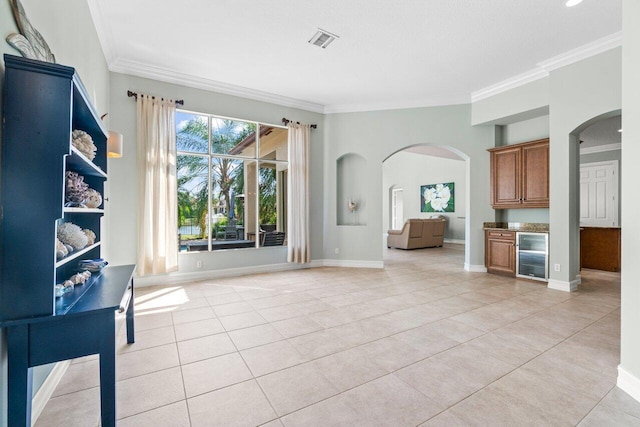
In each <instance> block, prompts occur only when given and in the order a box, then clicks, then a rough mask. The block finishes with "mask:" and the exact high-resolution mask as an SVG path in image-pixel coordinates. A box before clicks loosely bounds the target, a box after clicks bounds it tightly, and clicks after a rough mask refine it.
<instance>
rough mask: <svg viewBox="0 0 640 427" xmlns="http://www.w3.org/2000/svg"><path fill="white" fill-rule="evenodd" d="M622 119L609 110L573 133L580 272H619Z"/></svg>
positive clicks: (616, 113)
mask: <svg viewBox="0 0 640 427" xmlns="http://www.w3.org/2000/svg"><path fill="white" fill-rule="evenodd" d="M621 119H622V116H621V114H620V111H614V112H610V113H607V114H603V115H600V116H598V117H596V118H594V119H592V120H589V121H588V122H586V123H585V124H586V127H585V126H584V125H582V126H580V127H579V128H577V129H576V132H575V133H576V134H577V137H578V144H579V156H578V157H579V162H578V173H579V176H578V178H577V185H578V191H577V192H576V193H577V194H576V196H577V197H578V212H579V224H578V225H579V227H580V231H579V237H580V258H579V265H580V269H581V272H582V271H583V269H594V270H602V271H611V272H618V271H620V267H621V245H620V236H621V230H622V228H621V227H622V221H621V215H620V211H621V201H622V191H621V172H622V169H621V165H620V163H621V160H622V143H621V142H622V120H621ZM581 276H582V274H581Z"/></svg>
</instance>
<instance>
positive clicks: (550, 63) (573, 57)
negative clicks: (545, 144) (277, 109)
mask: <svg viewBox="0 0 640 427" xmlns="http://www.w3.org/2000/svg"><path fill="white" fill-rule="evenodd" d="M87 2H88V5H89V11H90V13H91V17H92V19H93V23H94V26H95V28H96V32H97V34H98V39H99V41H100V45H101V46H102V51H103V54H104V56H105V60H106V62H107V64H108V66H109V70H110V71H113V72H118V73H123V74H131V75H135V76H139V77H145V78H149V79H153V80H159V81H164V82H167V83H173V84H179V85H183V86H189V87H193V88H197V89H204V90H209V91H214V92H219V93H223V94H226V95H233V96H239V97H243V98H248V99H253V100H255V101H262V102H268V103H272V104H277V105H282V106H285V107H291V108H299V109H301V110H306V111H312V112H315V113H321V114H334V113H356V112H365V111H381V110H400V109H405V108H421V107H435V106H445V105H459V104H468V103H469V102H471V103H474V102H477V101H480V100H482V99H485V98H489V97H491V96H494V95H497V94H499V93H502V92H506V91H508V90H511V89H514V88H517V87H519V86H522V85H525V84H527V83H531V82H534V81H536V80H540V79H543V78H545V77H547V76H549V72H550V71H553V70H556V69H558V68H561V67H564V66H566V65H569V64H572V63H574V62H577V61H580V60H583V59H586V58H588V57H590V56H594V55H597V54H599V53H602V52H605V51H607V50H610V49H613V48H616V47H618V46H620V45H621V44H622V32H621V31H619V32H617V33H614V34H611V35H609V36H606V37H603V38H600V39H598V40H595V41H593V42H591V43H588V44H586V45H583V46H581V47H578V48H576V49H572V50H570V51H567V52H565V53H562V54H560V55H558V56H555V57H553V58H549V59H547V60H545V61H542V62H539V63H538V64H536V67H535V68H534V69H532V70H530V71H527V72H525V73H522V74H519V75H517V76H513V77H510V78H508V79H506V80H503V81H501V82H498V83H496V84H493V85H491V86H487V87H485V88H483V89H480V90H477V91H474V92H472V93H471V95H470V96H469V95H468V94H455V95H453V96H450V97H438V98H427V99H419V100H399V101H389V102H377V103H375V102H374V103H364V102H363V103H350V104H333V105H322V104H318V103H314V102H309V101H303V100H299V99H295V98H290V97H287V96H282V95H277V94H273V93H268V92H263V91H259V90H255V89H250V88H246V87H242V86H236V85H232V84H228V83H223V82H219V81H215V80H211V79H207V78H203V77H196V76H193V75H189V74H185V73H180V72H176V71H172V70H169V69H164V68H160V67H154V66H151V65H147V64H143V63H141V62H138V61H133V60H128V59H123V58H121V57H120V55H119V53H118V50H117V47H116V43H115V38H114V36H113V31H112V29H111V25H110V24H109V21H108V20H107V19H105V15H104V12H103V6H102V3H103V0H88V1H87Z"/></svg>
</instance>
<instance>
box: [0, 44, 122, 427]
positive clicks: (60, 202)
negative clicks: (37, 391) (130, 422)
mask: <svg viewBox="0 0 640 427" xmlns="http://www.w3.org/2000/svg"><path fill="white" fill-rule="evenodd" d="M4 61H5V77H4V78H5V81H4V100H3V102H4V117H3V134H2V171H1V173H2V178H1V179H2V180H1V187H0V189H1V194H0V203H1V208H2V212H1V213H2V222H1V227H0V234H1V237H0V241H1V242H2V246H1V247H0V327H1V328H5V329H6V336H7V351H8V380H9V381H8V383H9V390H8V395H9V414H8V422H9V426H12V427H13V426H30V425H31V379H32V378H31V375H32V374H31V370H32V367H33V366H37V365H41V364H46V363H51V362H56V361H60V360H65V359H70V358H74V357H80V356H85V355H88V354H95V353H98V354H100V380H101V381H100V382H101V406H102V407H101V414H102V425H103V426H112V425H115V313H116V312H117V311H120V312H123V311H126V317H127V340H128V342H130V343H131V342H133V339H134V335H133V278H132V277H133V272H134V269H135V266H133V265H129V266H119V267H107V268H106V269H104V270H103V271H102V273H101V274H94V275H93V276H92V277H91V279H90V280H89V281H88V282H87V283H85V284H84V285H76V287H75V289H74V290H73V291H72V292H69V293H67V294H65V295H63V296H62V297H60V298H56V297H55V285H56V283H62V282H64V281H65V280H66V279H68V278H69V277H70V276H72V275H73V274H75V273H76V272H78V268H77V265H78V261H79V260H81V259H87V258H89V259H92V258H99V257H100V255H101V246H102V244H101V239H102V218H103V215H104V209H103V207H102V206H100V207H98V208H95V209H84V208H68V207H65V206H64V204H65V172H67V171H74V172H77V173H79V174H80V175H82V176H84V179H85V182H87V183H88V184H89V186H90V187H91V188H93V189H95V190H97V191H98V192H100V193H101V194H104V184H105V181H106V179H107V156H106V154H107V137H108V132H107V130H106V128H105V127H104V125H103V123H102V121H101V120H100V117H99V115H98V113H97V112H96V110H95V108H94V107H93V105H92V103H91V102H90V100H89V97H88V95H87V91H86V89H85V88H84V85H83V84H82V82H81V80H80V78H79V76H78V74H77V73H76V71H75V70H74V69H73V68H71V67H67V66H63V65H58V64H51V63H46V62H41V61H35V60H30V59H25V58H20V57H16V56H11V55H5V56H4ZM75 129H79V130H83V131H85V132H87V133H88V134H89V135H90V136H91V138H92V139H93V142H94V144H95V145H96V147H97V152H96V156H95V158H94V159H93V160H89V159H88V158H87V157H85V156H84V155H83V154H82V153H80V152H79V151H78V150H76V149H75V148H74V147H73V146H72V143H71V141H72V131H73V130H75ZM64 222H72V223H74V224H76V225H78V226H80V227H81V228H83V229H85V228H86V229H90V230H91V231H93V232H94V233H95V235H96V239H95V243H94V244H92V245H89V246H88V247H86V248H84V249H81V250H77V251H74V252H72V253H70V254H69V255H67V256H66V257H65V258H63V259H56V253H55V241H56V235H57V227H59V226H60V224H62V223H64Z"/></svg>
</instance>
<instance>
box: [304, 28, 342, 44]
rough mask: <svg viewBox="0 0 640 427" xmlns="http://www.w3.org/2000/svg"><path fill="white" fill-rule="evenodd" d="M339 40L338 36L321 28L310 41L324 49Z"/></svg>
mask: <svg viewBox="0 0 640 427" xmlns="http://www.w3.org/2000/svg"><path fill="white" fill-rule="evenodd" d="M337 38H340V37H338V36H336V35H335V34H331V33H330V32H328V31H325V30H323V29H321V28H318V32H316V33H315V34H314V35H313V37H311V39H309V43H311V44H312V45H315V46H318V47H321V48H323V49H324V48H326V47H327V46H329V45H330V44H331V42H332V41H334V40H335V39H337Z"/></svg>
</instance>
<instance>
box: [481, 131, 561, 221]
mask: <svg viewBox="0 0 640 427" xmlns="http://www.w3.org/2000/svg"><path fill="white" fill-rule="evenodd" d="M489 153H490V155H491V205H492V206H493V208H494V209H518V208H548V207H549V140H548V139H542V140H538V141H532V142H526V143H523V144H514V145H508V146H505V147H496V148H491V149H489Z"/></svg>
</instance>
